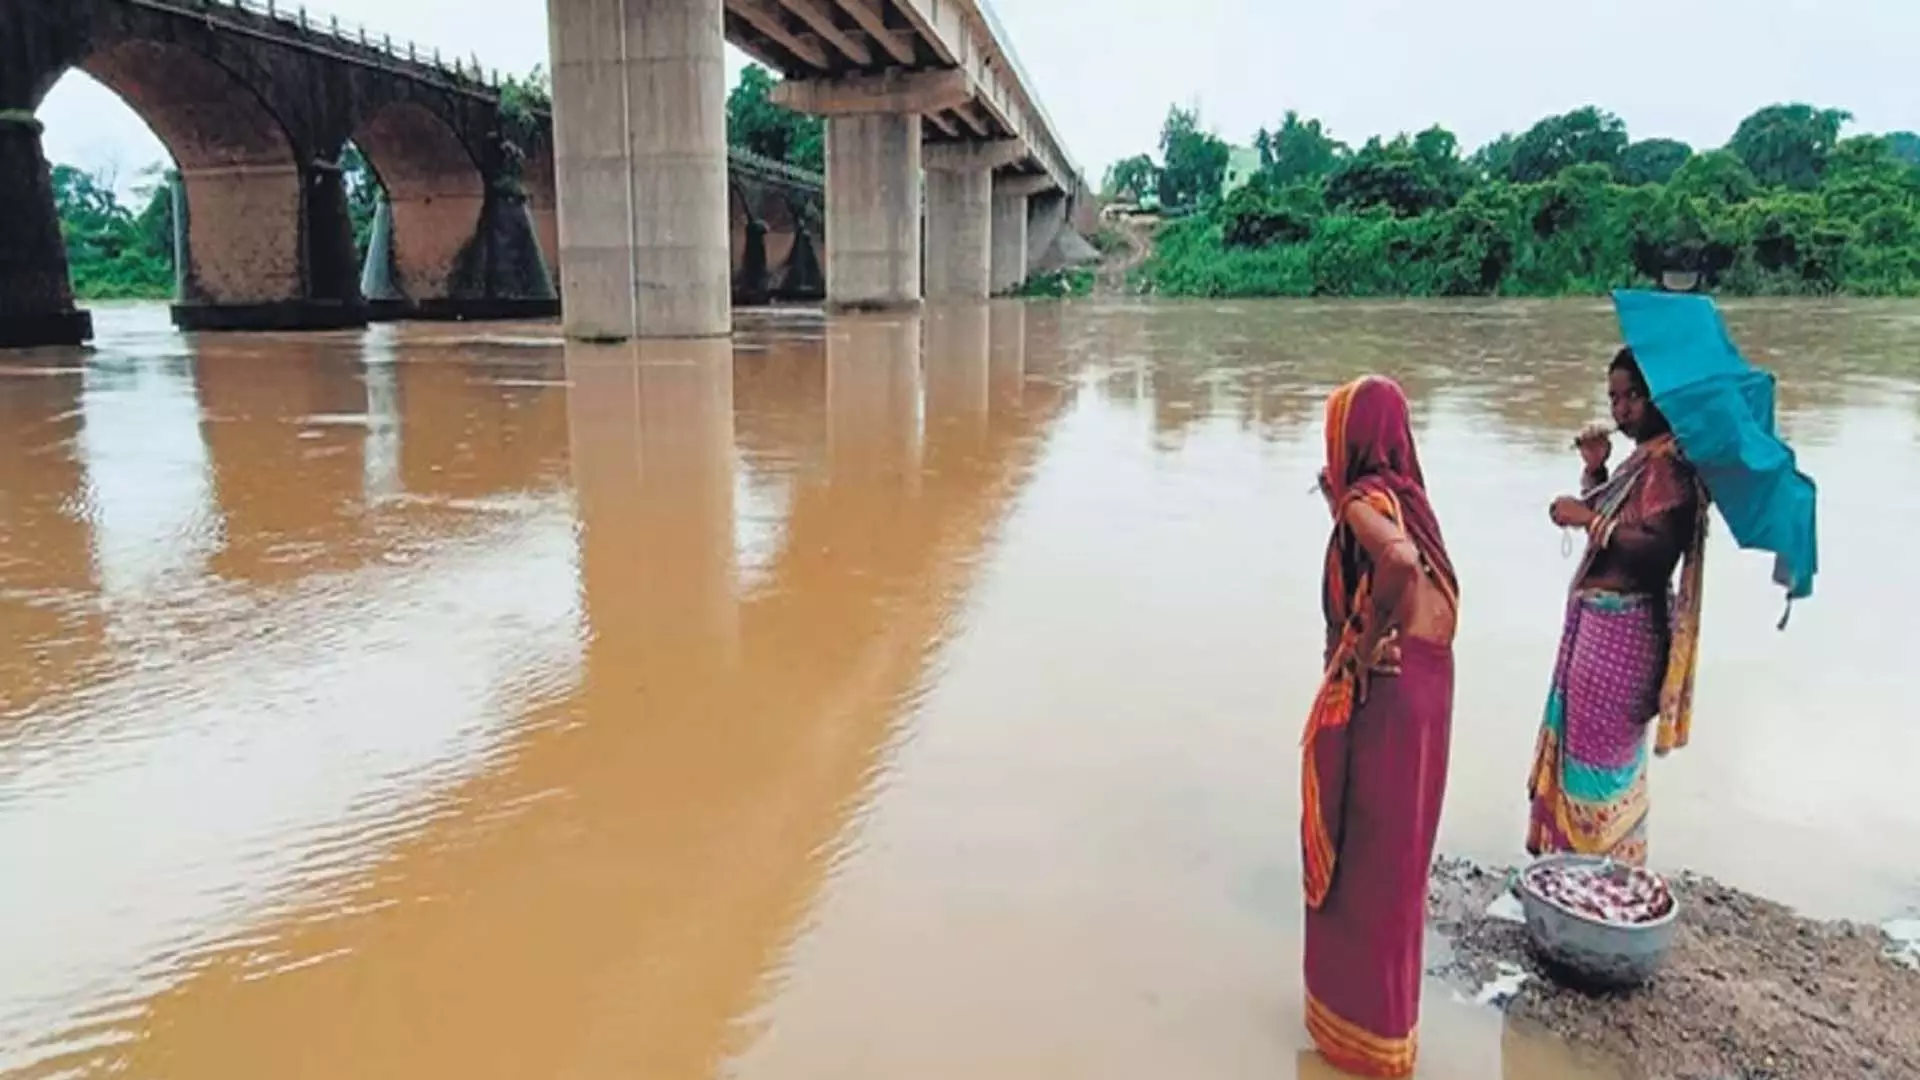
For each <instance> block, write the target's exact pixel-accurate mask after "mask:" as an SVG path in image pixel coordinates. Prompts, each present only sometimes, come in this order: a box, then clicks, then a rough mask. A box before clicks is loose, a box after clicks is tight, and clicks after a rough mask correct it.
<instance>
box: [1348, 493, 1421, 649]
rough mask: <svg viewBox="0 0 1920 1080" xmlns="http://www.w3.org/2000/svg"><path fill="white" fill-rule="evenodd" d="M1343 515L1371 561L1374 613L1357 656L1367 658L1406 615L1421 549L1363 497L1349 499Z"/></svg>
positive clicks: (1416, 576)
mask: <svg viewBox="0 0 1920 1080" xmlns="http://www.w3.org/2000/svg"><path fill="white" fill-rule="evenodd" d="M1344 517H1345V520H1346V523H1347V527H1348V528H1350V529H1352V530H1353V538H1354V539H1355V540H1356V541H1358V542H1359V544H1360V546H1361V547H1362V548H1364V549H1365V550H1366V553H1367V557H1368V558H1369V559H1370V560H1371V561H1372V562H1373V612H1372V618H1370V619H1368V620H1367V637H1366V639H1365V640H1363V641H1361V642H1360V655H1361V656H1362V657H1369V658H1370V657H1372V656H1373V655H1374V650H1375V649H1377V648H1378V647H1379V644H1380V639H1381V638H1382V637H1384V636H1386V633H1387V631H1389V630H1391V629H1393V628H1396V627H1398V626H1399V625H1400V624H1401V622H1402V621H1403V619H1404V616H1405V615H1406V611H1405V608H1406V605H1407V603H1408V601H1410V600H1411V599H1412V598H1413V592H1414V589H1413V587H1414V585H1415V583H1416V582H1418V581H1419V580H1420V549H1419V548H1418V547H1416V546H1415V545H1414V543H1413V541H1412V540H1409V539H1407V534H1406V532H1405V531H1404V530H1402V529H1401V528H1400V526H1399V525H1397V524H1395V523H1394V522H1393V521H1392V520H1390V519H1388V517H1387V516H1386V515H1385V514H1382V513H1381V512H1380V511H1378V510H1375V509H1374V508H1373V507H1372V505H1370V504H1369V503H1368V502H1367V501H1366V500H1365V499H1354V500H1352V501H1350V502H1348V503H1347V508H1346V513H1345V515H1344Z"/></svg>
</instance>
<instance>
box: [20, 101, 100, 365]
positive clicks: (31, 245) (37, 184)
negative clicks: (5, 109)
mask: <svg viewBox="0 0 1920 1080" xmlns="http://www.w3.org/2000/svg"><path fill="white" fill-rule="evenodd" d="M0 237H4V238H5V239H4V240H0V349H9V348H22V347H27V346H33V345H78V344H80V343H81V342H83V341H86V340H87V339H88V338H91V337H92V336H93V319H92V317H91V316H89V315H88V314H87V313H86V312H84V311H81V310H78V309H77V308H75V307H74V304H73V287H72V285H71V284H70V283H69V282H68V280H67V248H66V243H65V241H63V240H62V239H61V237H60V220H59V217H58V216H57V214H56V213H55V211H54V208H53V183H52V180H51V179H50V178H49V174H48V169H47V159H46V155H45V154H44V153H42V151H41V148H40V122H39V121H37V120H34V119H33V118H32V117H29V116H22V115H18V114H13V115H9V114H4V113H0Z"/></svg>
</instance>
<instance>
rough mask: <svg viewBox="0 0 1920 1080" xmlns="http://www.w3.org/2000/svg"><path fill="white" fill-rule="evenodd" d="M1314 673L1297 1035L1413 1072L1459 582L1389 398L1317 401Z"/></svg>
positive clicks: (1369, 395) (1352, 390)
mask: <svg viewBox="0 0 1920 1080" xmlns="http://www.w3.org/2000/svg"><path fill="white" fill-rule="evenodd" d="M1321 488H1322V490H1323V492H1324V493H1325V494H1326V496H1327V500H1328V503H1329V505H1330V507H1331V509H1332V510H1333V516H1334V527H1333V536H1332V538H1331V539H1330V540H1329V541H1328V544H1327V561H1326V577H1325V583H1324V586H1323V589H1322V602H1323V606H1324V608H1325V613H1326V620H1327V662H1326V674H1325V678H1324V679H1323V681H1322V683H1321V687H1320V692H1319V694H1318V696H1316V697H1315V699H1314V703H1313V710H1312V713H1311V715H1310V716H1309V717H1308V720H1307V730H1306V735H1305V738H1304V739H1303V747H1302V753H1303V761H1302V764H1301V847H1302V855H1303V860H1304V866H1305V885H1306V900H1307V915H1306V983H1307V1030H1308V1032H1309V1033H1310V1034H1311V1035H1312V1036H1313V1040H1314V1043H1315V1045H1316V1046H1317V1047H1318V1048H1319V1050H1320V1054H1321V1056H1322V1057H1324V1058H1326V1059H1327V1060H1328V1061H1329V1062H1330V1063H1332V1064H1333V1065H1335V1066H1336V1067H1338V1068H1340V1069H1342V1070H1344V1071H1346V1072H1350V1073H1356V1074H1359V1075H1363V1076H1377V1077H1399V1076H1406V1075H1409V1074H1411V1073H1412V1072H1413V1065H1414V1057H1415V1052H1416V1046H1417V1041H1418V1039H1417V1029H1418V1027H1419V1014H1420V979H1421V972H1422V967H1423V965H1422V955H1421V945H1422V936H1423V934H1424V932H1425V925H1426V898H1427V873H1428V868H1429V865H1430V863H1431V861H1432V858H1433V844H1434V836H1435V834H1436V833H1437V832H1438V830H1439V825H1440V803H1441V799H1442V797H1443V796H1444V794H1445V791H1446V778H1447V743H1448V737H1449V734H1450V731H1451V727H1452V720H1453V630H1454V623H1455V619H1456V613H1457V610H1458V595H1459V583H1458V580H1457V579H1456V578H1455V576H1454V571H1453V564H1452V562H1451V561H1450V560H1449V559H1448V557H1447V549H1446V544H1445V543H1444V542H1443V541H1442V540H1441V536H1440V525H1439V522H1438V520H1437V519H1436V518H1435V516H1434V513H1433V507H1432V505H1431V504H1430V503H1429V502H1428V501H1427V492H1426V478H1425V476H1424V475H1423V474H1422V473H1421V471H1420V457H1419V455H1418V453H1416V452H1415V449H1414V444H1413V428H1412V425H1411V423H1410V421H1409V418H1408V411H1407V399H1406V395H1405V394H1404V393H1402V392H1401V389H1400V387H1399V385H1398V384H1396V383H1394V382H1393V381H1391V380H1389V379H1384V378H1380V377H1378V376H1368V377H1366V378H1362V379H1360V380H1358V381H1356V382H1353V383H1349V384H1348V385H1346V386H1343V387H1341V388H1340V389H1339V390H1337V391H1335V392H1334V394H1333V396H1332V397H1331V398H1329V399H1328V401H1327V466H1326V471H1325V472H1324V473H1322V474H1321Z"/></svg>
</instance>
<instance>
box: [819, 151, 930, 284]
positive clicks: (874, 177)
mask: <svg viewBox="0 0 1920 1080" xmlns="http://www.w3.org/2000/svg"><path fill="white" fill-rule="evenodd" d="M919 304H920V117H919V115H918V114H916V113H909V114H904V115H903V114H898V113H894V114H885V113H876V114H872V115H867V116H835V117H831V118H829V119H828V120H827V306H828V307H829V308H831V309H836V310H841V311H889V310H891V311H900V310H911V309H913V308H916V307H918V306H919Z"/></svg>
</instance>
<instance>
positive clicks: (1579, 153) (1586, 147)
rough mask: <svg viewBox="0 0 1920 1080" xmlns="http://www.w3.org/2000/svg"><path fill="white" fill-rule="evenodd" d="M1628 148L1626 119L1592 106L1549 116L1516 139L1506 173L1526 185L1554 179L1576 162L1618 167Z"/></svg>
mask: <svg viewBox="0 0 1920 1080" xmlns="http://www.w3.org/2000/svg"><path fill="white" fill-rule="evenodd" d="M1626 150H1627V125H1626V122H1625V121H1623V120H1621V119H1620V118H1619V117H1617V116H1615V115H1613V114H1612V113H1610V112H1606V111H1603V110H1601V109H1597V108H1594V107H1593V106H1591V105H1589V106H1587V107H1585V108H1582V109H1575V110H1574V111H1572V112H1570V113H1565V114H1562V115H1560V116H1549V117H1547V118H1546V119H1545V120H1542V121H1540V122H1539V123H1537V124H1535V125H1533V127H1531V128H1528V129H1527V133H1526V134H1524V135H1522V136H1520V137H1519V138H1518V139H1516V140H1514V144H1513V154H1512V157H1511V158H1510V159H1509V160H1508V162H1507V167H1506V170H1505V173H1504V175H1505V176H1506V178H1507V179H1509V180H1513V181H1516V182H1518V183H1523V184H1531V183H1537V182H1539V181H1542V180H1551V179H1553V178H1554V177H1555V176H1558V175H1559V174H1560V170H1562V169H1565V168H1568V167H1569V166H1573V165H1605V166H1607V167H1608V168H1613V169H1617V168H1618V167H1619V164H1620V158H1621V155H1623V154H1625V153H1626Z"/></svg>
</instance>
